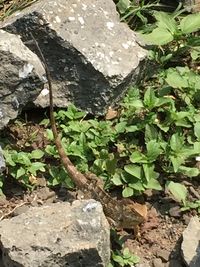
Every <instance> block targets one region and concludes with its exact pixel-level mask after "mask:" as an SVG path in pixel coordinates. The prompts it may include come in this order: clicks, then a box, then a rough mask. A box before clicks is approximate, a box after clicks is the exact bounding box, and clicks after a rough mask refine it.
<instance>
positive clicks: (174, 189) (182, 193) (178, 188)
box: [166, 181, 187, 203]
mask: <svg viewBox="0 0 200 267" xmlns="http://www.w3.org/2000/svg"><path fill="white" fill-rule="evenodd" d="M166 186H167V188H168V190H169V191H170V192H171V194H172V195H173V196H174V198H175V199H176V200H177V201H178V202H183V203H185V202H186V197H187V188H186V187H185V186H184V185H183V184H180V183H175V182H173V181H170V182H167V184H166Z"/></svg>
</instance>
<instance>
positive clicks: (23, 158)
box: [15, 152, 31, 166]
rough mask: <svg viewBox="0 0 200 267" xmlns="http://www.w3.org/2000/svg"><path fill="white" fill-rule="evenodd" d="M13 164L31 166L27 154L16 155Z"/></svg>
mask: <svg viewBox="0 0 200 267" xmlns="http://www.w3.org/2000/svg"><path fill="white" fill-rule="evenodd" d="M15 162H17V163H20V164H23V165H26V166H29V165H30V164H31V161H30V159H29V153H25V152H19V153H18V154H17V158H16V160H15Z"/></svg>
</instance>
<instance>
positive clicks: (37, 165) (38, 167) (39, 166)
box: [27, 162, 45, 176]
mask: <svg viewBox="0 0 200 267" xmlns="http://www.w3.org/2000/svg"><path fill="white" fill-rule="evenodd" d="M44 167H45V164H44V163H41V162H33V163H31V166H30V167H28V168H27V171H29V172H30V173H31V174H33V175H35V176H36V175H37V171H41V172H45V168H44Z"/></svg>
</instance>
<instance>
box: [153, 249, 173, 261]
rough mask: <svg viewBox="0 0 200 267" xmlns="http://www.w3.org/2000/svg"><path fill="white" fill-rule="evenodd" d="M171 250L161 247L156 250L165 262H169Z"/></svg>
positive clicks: (157, 254)
mask: <svg viewBox="0 0 200 267" xmlns="http://www.w3.org/2000/svg"><path fill="white" fill-rule="evenodd" d="M169 255H170V251H168V250H167V249H160V250H158V251H157V252H156V256H157V257H158V258H160V259H161V260H162V261H163V262H167V261H168V260H169Z"/></svg>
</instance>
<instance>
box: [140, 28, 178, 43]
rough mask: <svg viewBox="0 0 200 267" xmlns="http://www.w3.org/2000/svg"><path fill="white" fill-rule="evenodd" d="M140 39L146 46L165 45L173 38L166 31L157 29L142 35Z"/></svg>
mask: <svg viewBox="0 0 200 267" xmlns="http://www.w3.org/2000/svg"><path fill="white" fill-rule="evenodd" d="M141 38H142V39H143V40H144V41H145V42H146V43H148V44H154V45H165V44H168V43H169V42H171V41H172V40H173V39H174V37H173V35H172V34H171V32H170V31H169V30H167V29H164V28H161V27H158V28H156V29H154V30H153V31H152V32H151V33H149V34H143V35H142V36H141Z"/></svg>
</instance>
